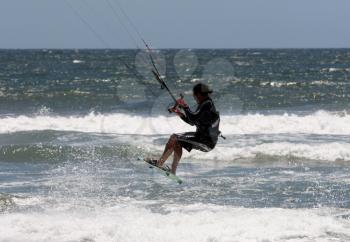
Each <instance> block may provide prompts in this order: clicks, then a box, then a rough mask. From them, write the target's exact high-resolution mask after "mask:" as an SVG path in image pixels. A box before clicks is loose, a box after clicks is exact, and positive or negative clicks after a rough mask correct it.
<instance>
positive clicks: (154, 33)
mask: <svg viewBox="0 0 350 242" xmlns="http://www.w3.org/2000/svg"><path fill="white" fill-rule="evenodd" d="M109 3H111V4H112V6H113V8H114V10H116V12H117V13H118V14H115V12H114V11H113V8H111V7H110V5H109ZM120 6H122V9H123V10H124V11H125V13H126V14H127V16H128V17H129V19H130V20H131V22H132V23H133V25H134V26H135V27H136V29H137V31H139V32H140V33H141V35H142V37H143V38H144V39H146V40H147V41H148V42H150V43H152V46H154V47H156V48H347V47H350V31H349V23H350V14H349V10H350V1H349V0H333V1H331V0H216V1H213V0H0V48H1V49H7V48H136V47H137V46H141V43H140V38H139V37H138V36H137V33H136V30H135V29H134V28H133V26H132V25H131V24H129V22H128V20H127V17H125V16H124V15H123V13H122V12H121V10H120ZM129 33H130V34H129ZM130 35H132V36H133V37H131V36H130ZM135 42H136V43H135Z"/></svg>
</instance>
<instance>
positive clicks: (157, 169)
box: [138, 157, 183, 184]
mask: <svg viewBox="0 0 350 242" xmlns="http://www.w3.org/2000/svg"><path fill="white" fill-rule="evenodd" d="M138 160H142V161H144V162H145V163H146V164H147V165H148V167H149V168H150V169H153V170H155V171H157V172H159V173H161V174H162V175H164V176H166V177H168V178H170V179H171V180H173V181H176V182H177V183H178V184H182V182H183V181H182V180H181V179H180V178H179V177H178V176H176V175H174V174H173V173H171V172H170V171H167V170H165V169H162V168H161V167H158V166H155V165H152V164H150V163H149V161H151V159H148V158H143V157H138Z"/></svg>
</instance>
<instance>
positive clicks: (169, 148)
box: [158, 134, 177, 166]
mask: <svg viewBox="0 0 350 242" xmlns="http://www.w3.org/2000/svg"><path fill="white" fill-rule="evenodd" d="M176 144H177V141H176V135H175V134H173V135H171V136H170V138H169V140H168V142H167V144H166V145H165V148H164V152H163V154H162V156H161V157H160V158H159V161H158V165H159V166H163V165H164V163H165V161H166V160H167V159H168V158H169V156H170V155H171V154H172V153H173V151H174V147H175V145H176Z"/></svg>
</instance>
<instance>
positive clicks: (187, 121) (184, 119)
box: [181, 115, 194, 126]
mask: <svg viewBox="0 0 350 242" xmlns="http://www.w3.org/2000/svg"><path fill="white" fill-rule="evenodd" d="M181 119H182V120H183V121H185V122H186V123H188V124H189V125H192V126H193V125H194V123H192V122H191V121H190V120H189V119H188V117H187V116H186V115H183V116H181Z"/></svg>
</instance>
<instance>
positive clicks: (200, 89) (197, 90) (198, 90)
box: [193, 82, 213, 96]
mask: <svg viewBox="0 0 350 242" xmlns="http://www.w3.org/2000/svg"><path fill="white" fill-rule="evenodd" d="M211 93H213V90H212V89H211V88H210V87H208V86H207V85H205V84H203V83H201V82H200V83H198V84H196V85H194V87H193V94H195V95H196V94H201V95H202V96H208V95H209V94H211Z"/></svg>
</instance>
